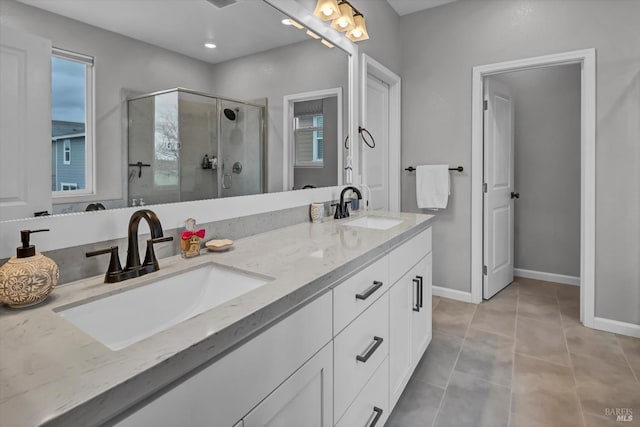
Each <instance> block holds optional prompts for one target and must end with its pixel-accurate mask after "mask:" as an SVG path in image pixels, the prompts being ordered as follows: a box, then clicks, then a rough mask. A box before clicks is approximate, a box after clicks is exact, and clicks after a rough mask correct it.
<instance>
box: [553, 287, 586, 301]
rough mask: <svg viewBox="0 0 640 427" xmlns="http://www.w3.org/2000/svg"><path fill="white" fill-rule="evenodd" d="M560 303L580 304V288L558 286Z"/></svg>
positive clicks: (557, 292) (557, 293) (557, 291)
mask: <svg viewBox="0 0 640 427" xmlns="http://www.w3.org/2000/svg"><path fill="white" fill-rule="evenodd" d="M556 295H557V296H558V301H569V302H572V301H574V302H578V303H579V302H580V286H573V285H562V284H560V285H558V286H556Z"/></svg>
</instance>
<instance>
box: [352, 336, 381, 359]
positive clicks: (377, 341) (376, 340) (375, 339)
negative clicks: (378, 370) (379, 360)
mask: <svg viewBox="0 0 640 427" xmlns="http://www.w3.org/2000/svg"><path fill="white" fill-rule="evenodd" d="M382 341H384V340H383V339H382V338H380V337H373V345H372V346H370V347H369V349H368V350H367V352H366V353H365V354H364V356H363V355H361V354H359V355H357V356H356V360H357V361H358V362H363V363H367V360H369V358H370V357H371V356H373V353H375V352H376V350H377V349H378V347H380V345H381V344H382Z"/></svg>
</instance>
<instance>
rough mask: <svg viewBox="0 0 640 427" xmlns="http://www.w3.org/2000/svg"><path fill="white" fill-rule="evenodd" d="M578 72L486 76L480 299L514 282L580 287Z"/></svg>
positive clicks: (570, 68)
mask: <svg viewBox="0 0 640 427" xmlns="http://www.w3.org/2000/svg"><path fill="white" fill-rule="evenodd" d="M580 71H581V70H580V64H568V65H554V66H549V67H540V68H535V69H528V70H519V71H510V72H506V73H500V74H494V75H491V76H488V77H485V101H486V104H485V107H486V108H485V111H484V133H485V135H484V183H486V184H487V186H486V192H485V193H484V233H483V234H484V235H483V240H484V250H483V253H484V262H483V265H484V266H487V271H486V274H484V277H483V282H484V283H483V298H484V299H489V298H491V297H493V296H494V295H495V294H496V293H497V292H499V291H500V290H502V289H503V288H504V287H506V286H508V285H510V284H511V283H512V282H513V279H514V275H515V276H518V277H521V278H527V279H537V280H543V281H548V282H555V283H564V284H573V285H579V283H580V278H579V276H580V221H579V218H580V80H581V76H580ZM573 291H575V292H574V293H573V294H575V295H576V296H577V294H578V292H577V291H578V289H573V290H572V291H571V292H573ZM567 292H569V291H567Z"/></svg>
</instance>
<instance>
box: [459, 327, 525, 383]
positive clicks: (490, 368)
mask: <svg viewBox="0 0 640 427" xmlns="http://www.w3.org/2000/svg"><path fill="white" fill-rule="evenodd" d="M513 344H514V340H513V338H507V337H504V336H502V335H497V334H492V333H490V332H484V331H479V330H475V329H471V330H469V333H468V334H467V337H466V338H465V340H464V344H463V345H462V352H461V353H460V357H459V358H458V363H457V364H456V367H455V370H456V371H458V372H462V373H464V374H470V375H475V376H477V377H480V378H482V379H485V380H487V381H490V382H492V383H495V384H501V385H504V386H506V387H510V385H511V371H512V367H513Z"/></svg>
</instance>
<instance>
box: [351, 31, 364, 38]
mask: <svg viewBox="0 0 640 427" xmlns="http://www.w3.org/2000/svg"><path fill="white" fill-rule="evenodd" d="M351 34H353V36H354V37H360V36H362V31H360V30H354V31H353V33H351Z"/></svg>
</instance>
